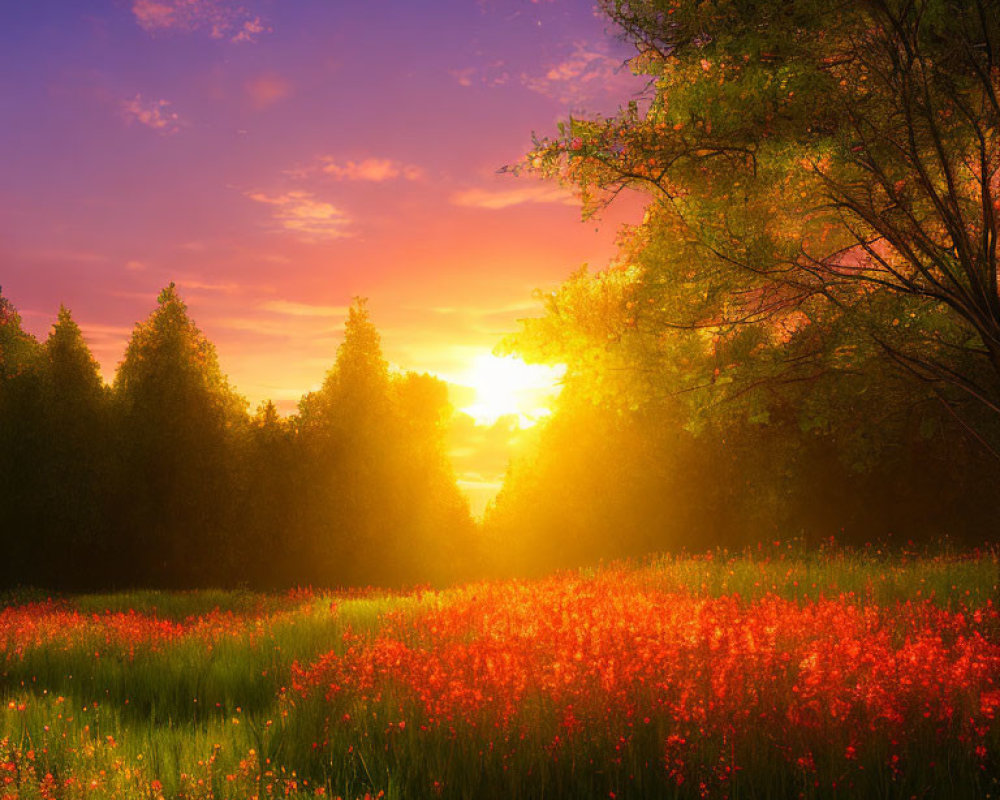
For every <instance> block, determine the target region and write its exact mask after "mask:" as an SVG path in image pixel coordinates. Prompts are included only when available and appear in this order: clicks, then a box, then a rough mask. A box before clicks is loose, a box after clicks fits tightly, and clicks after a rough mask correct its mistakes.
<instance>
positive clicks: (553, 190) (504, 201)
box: [451, 183, 579, 211]
mask: <svg viewBox="0 0 1000 800" xmlns="http://www.w3.org/2000/svg"><path fill="white" fill-rule="evenodd" d="M451 202H452V204H453V205H456V206H465V207H467V208H485V209H490V210H493V211H496V210H498V209H502V208H510V207H511V206H519V205H524V204H525V203H557V204H559V205H567V206H573V205H577V204H578V202H579V201H578V200H577V199H576V198H575V197H573V194H572V193H571V192H569V191H568V190H566V189H564V188H562V187H561V186H550V185H547V184H541V183H530V184H525V185H523V186H517V187H514V188H511V189H482V188H472V189H464V190H463V191H460V192H455V193H454V194H453V195H452V196H451Z"/></svg>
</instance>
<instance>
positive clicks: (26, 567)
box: [0, 294, 44, 586]
mask: <svg viewBox="0 0 1000 800" xmlns="http://www.w3.org/2000/svg"><path fill="white" fill-rule="evenodd" d="M42 399H43V381H42V349H41V346H40V345H39V344H38V342H37V340H36V339H35V337H34V336H32V335H31V334H30V333H28V332H27V331H25V330H24V328H23V327H22V324H21V316H20V314H18V313H17V310H16V309H15V308H14V306H13V304H11V302H10V301H9V300H8V299H7V298H6V297H4V296H3V295H2V294H0V509H2V511H0V542H2V545H3V550H4V558H3V560H2V565H0V581H2V582H3V583H4V584H5V585H8V586H9V585H13V584H20V583H25V584H26V583H30V582H31V581H32V580H34V579H36V577H37V575H38V569H37V561H36V560H35V559H33V558H32V556H33V555H34V554H35V550H34V544H35V542H36V541H37V539H36V538H34V536H35V531H37V530H38V527H39V525H40V523H41V521H42V519H43V515H44V506H43V504H42V502H41V493H40V491H39V489H40V472H41V464H40V460H39V452H40V447H41V443H42V438H43V424H42Z"/></svg>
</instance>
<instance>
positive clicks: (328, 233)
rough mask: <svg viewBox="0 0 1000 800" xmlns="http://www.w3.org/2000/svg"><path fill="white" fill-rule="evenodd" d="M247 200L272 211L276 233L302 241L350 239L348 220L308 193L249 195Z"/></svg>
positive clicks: (251, 193) (250, 193) (349, 220)
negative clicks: (260, 204)
mask: <svg viewBox="0 0 1000 800" xmlns="http://www.w3.org/2000/svg"><path fill="white" fill-rule="evenodd" d="M247 197H249V198H250V199H251V200H253V201H255V202H257V203H264V204H266V205H269V206H271V207H272V209H273V213H272V216H273V219H274V222H275V223H276V225H277V226H278V228H279V229H281V230H285V231H289V232H291V233H296V234H299V235H301V236H302V237H303V238H306V239H343V238H347V237H350V236H353V235H354V233H353V231H351V229H350V226H351V219H350V217H348V216H347V214H345V213H344V212H343V211H341V210H340V209H339V208H337V207H336V206H335V205H333V204H332V203H327V202H325V201H323V200H319V199H317V198H316V196H315V195H313V193H312V192H306V191H302V190H295V191H290V192H285V193H284V194H279V195H273V196H272V195H268V194H264V193H263V192H249V193H248V194H247Z"/></svg>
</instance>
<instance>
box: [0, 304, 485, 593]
mask: <svg viewBox="0 0 1000 800" xmlns="http://www.w3.org/2000/svg"><path fill="white" fill-rule="evenodd" d="M0 313H2V321H3V325H2V326H0V336H2V337H3V338H2V339H0V345H2V347H0V354H2V355H3V361H2V365H0V366H2V367H3V369H2V370H0V412H2V413H0V501H2V504H3V508H4V514H3V518H2V525H3V527H2V528H0V537H2V541H3V543H4V546H5V552H6V554H7V558H6V559H5V560H4V563H3V572H2V573H0V581H2V583H3V584H4V585H6V586H13V585H16V584H25V583H34V584H38V585H43V586H48V587H58V588H67V589H81V588H94V587H108V586H132V585H140V586H160V587H191V586H213V585H216V586H218V585H239V584H246V585H253V586H259V587H276V586H286V585H294V584H305V583H312V584H323V585H334V584H345V583H362V584H371V583H383V584H388V583H415V582H427V581H435V582H443V581H446V580H450V579H453V578H455V577H456V576H457V575H458V573H459V570H460V569H462V568H464V567H465V566H467V565H468V564H469V563H470V561H471V559H472V556H471V555H470V548H471V547H472V531H473V525H472V520H471V517H470V515H469V510H468V506H467V504H466V502H465V500H464V498H463V497H462V495H461V493H460V492H459V490H458V488H457V485H456V483H455V479H454V475H453V474H452V472H451V469H450V466H449V464H448V461H447V458H446V456H445V450H444V423H445V420H446V419H447V417H448V415H449V414H450V407H449V406H448V402H447V392H446V390H445V387H444V384H442V383H441V382H440V381H438V380H437V379H435V378H431V377H430V376H426V375H410V374H407V375H394V374H390V372H389V369H388V365H387V363H386V361H385V359H384V358H383V357H382V352H381V346H380V343H379V336H378V332H377V330H376V329H375V327H374V325H373V324H372V323H371V320H370V319H369V317H368V313H367V310H366V308H365V305H364V302H363V301H358V302H356V303H355V304H354V306H352V308H351V312H350V315H349V318H348V320H347V325H346V330H345V339H344V343H343V344H342V345H341V347H340V349H339V351H338V353H337V359H336V363H335V364H334V367H333V369H331V371H330V373H329V374H328V376H327V378H326V381H325V382H324V384H323V387H322V388H321V389H320V390H319V391H318V392H315V393H313V394H311V395H309V396H307V397H306V398H304V399H303V401H302V404H301V408H300V414H299V415H298V416H297V417H293V418H290V419H286V418H282V417H280V416H279V415H278V413H277V410H276V409H275V407H274V405H273V404H272V403H265V404H264V405H262V406H261V408H260V409H259V410H258V412H257V413H256V415H254V416H253V417H251V416H250V415H249V414H248V413H247V410H246V403H245V401H244V400H243V399H242V398H241V397H239V395H237V394H236V393H235V392H234V391H233V390H232V388H231V387H230V386H229V383H228V381H227V379H226V377H225V375H224V374H223V373H222V371H221V368H220V366H219V362H218V358H217V356H216V353H215V348H214V347H213V345H212V344H211V343H210V342H209V341H208V340H207V339H206V338H205V336H204V335H203V334H202V333H201V331H200V330H199V329H198V328H197V326H196V325H195V324H194V322H193V321H192V320H191V318H190V317H189V316H188V313H187V308H186V306H185V305H184V303H183V301H182V300H181V298H180V297H179V295H178V293H177V290H176V287H175V286H174V285H173V284H171V285H169V286H168V287H166V288H165V289H164V290H163V291H162V292H161V293H160V295H159V297H158V298H157V306H156V308H155V309H154V310H153V312H152V313H151V314H150V316H149V317H148V319H146V320H145V321H143V322H141V323H139V324H138V325H136V327H135V330H134V331H133V335H132V338H131V340H130V341H129V343H128V347H127V349H126V352H125V357H124V359H123V360H122V362H121V364H120V365H119V368H118V372H117V374H116V377H115V381H114V385H113V388H110V389H109V388H108V387H106V386H105V385H104V383H103V381H102V379H101V377H100V374H99V371H98V365H97V362H96V361H95V360H94V358H93V356H92V355H91V353H90V351H89V350H88V348H87V346H86V343H85V342H84V341H83V338H82V335H81V333H80V328H79V326H77V324H76V323H75V322H74V321H73V318H72V315H71V314H70V312H69V311H68V310H67V309H65V308H63V309H61V310H60V312H59V317H58V320H57V322H56V324H55V326H54V327H53V330H52V332H51V334H50V336H49V338H48V339H47V341H46V342H45V344H44V346H43V345H39V344H38V343H37V342H36V341H35V340H34V339H33V338H32V337H31V336H30V335H28V334H27V333H25V332H24V331H23V329H22V328H21V324H20V318H19V317H18V315H17V313H16V312H15V311H14V309H13V307H12V306H11V305H10V303H9V302H8V301H6V299H3V298H0ZM27 531H31V532H32V535H26V532H27Z"/></svg>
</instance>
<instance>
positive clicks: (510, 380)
mask: <svg viewBox="0 0 1000 800" xmlns="http://www.w3.org/2000/svg"><path fill="white" fill-rule="evenodd" d="M565 372H566V367H565V366H562V365H560V366H557V367H547V366H544V365H541V364H525V363H524V362H523V361H521V359H519V358H516V357H514V356H505V357H503V358H500V357H498V356H494V355H482V356H477V357H476V358H475V360H474V361H473V363H472V366H471V367H470V368H469V369H468V370H467V371H466V372H465V373H463V374H462V375H461V376H460V377H459V381H460V382H461V383H462V384H463V385H464V386H468V387H470V388H471V389H474V390H475V392H476V399H475V402H474V403H472V405H469V406H466V407H465V408H462V409H460V410H461V411H464V412H465V413H466V414H468V415H469V416H470V417H472V418H473V419H474V420H475V421H476V422H477V423H478V424H479V425H492V424H493V423H494V422H496V421H497V420H498V419H500V417H504V416H508V415H513V416H516V417H517V419H518V424H519V425H520V426H521V427H522V428H526V427H529V426H531V425H534V424H535V423H536V422H538V420H539V419H540V418H541V417H544V416H547V415H548V414H551V413H552V409H551V407H550V406H551V403H552V401H553V400H554V399H555V397H556V395H558V394H559V389H560V386H559V380H560V378H562V376H563V374H564V373H565Z"/></svg>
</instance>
